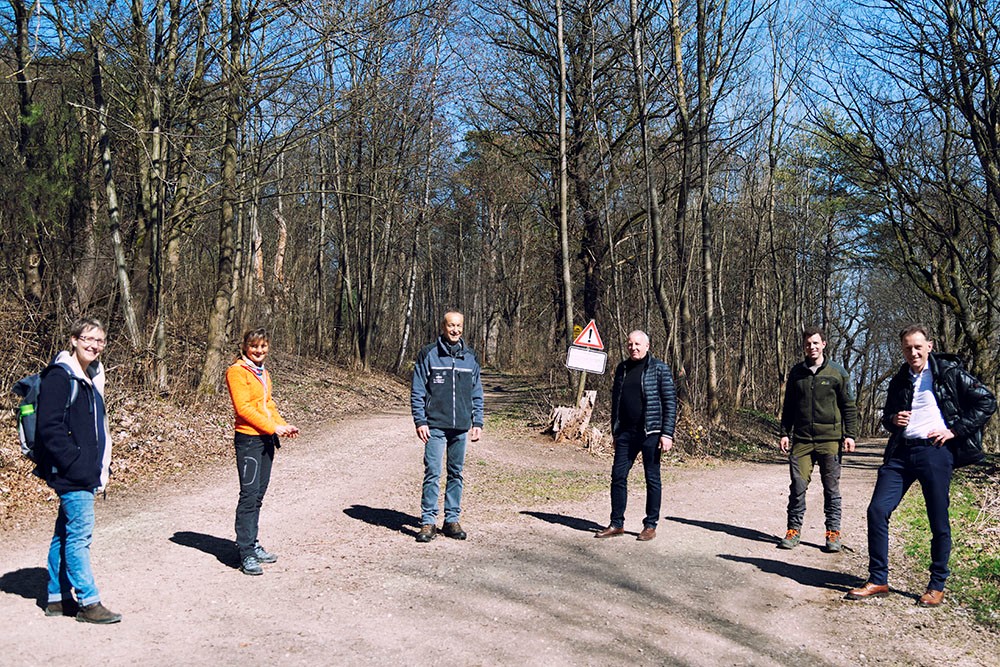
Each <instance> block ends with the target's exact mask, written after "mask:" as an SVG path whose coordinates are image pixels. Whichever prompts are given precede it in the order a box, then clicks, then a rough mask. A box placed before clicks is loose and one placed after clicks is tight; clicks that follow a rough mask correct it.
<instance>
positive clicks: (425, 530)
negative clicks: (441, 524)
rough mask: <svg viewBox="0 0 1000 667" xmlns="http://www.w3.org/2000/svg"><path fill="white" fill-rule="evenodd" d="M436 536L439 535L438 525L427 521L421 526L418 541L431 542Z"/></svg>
mask: <svg viewBox="0 0 1000 667" xmlns="http://www.w3.org/2000/svg"><path fill="white" fill-rule="evenodd" d="M435 537H437V526H435V525H434V524H433V523H425V524H424V525H422V526H420V532H419V533H417V542H430V541H431V540H433V539H434V538H435Z"/></svg>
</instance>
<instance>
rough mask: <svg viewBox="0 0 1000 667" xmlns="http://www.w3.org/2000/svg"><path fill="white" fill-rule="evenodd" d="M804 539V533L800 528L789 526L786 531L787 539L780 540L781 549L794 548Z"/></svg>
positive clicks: (779, 546)
mask: <svg viewBox="0 0 1000 667" xmlns="http://www.w3.org/2000/svg"><path fill="white" fill-rule="evenodd" d="M801 541H802V533H800V532H799V529H798V528H789V529H788V532H786V533H785V539H783V540H781V541H780V542H778V548H779V549H794V548H795V547H797V546H799V542H801Z"/></svg>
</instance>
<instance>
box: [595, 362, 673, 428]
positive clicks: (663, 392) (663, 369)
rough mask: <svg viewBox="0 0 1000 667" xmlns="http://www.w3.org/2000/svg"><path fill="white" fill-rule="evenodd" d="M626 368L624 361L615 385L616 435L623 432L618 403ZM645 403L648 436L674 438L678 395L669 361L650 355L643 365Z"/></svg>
mask: <svg viewBox="0 0 1000 667" xmlns="http://www.w3.org/2000/svg"><path fill="white" fill-rule="evenodd" d="M625 369H626V362H624V361H622V362H621V363H619V364H618V367H617V368H615V377H614V381H613V382H612V384H611V434H612V435H618V431H619V428H618V414H619V412H620V411H619V409H618V408H619V405H618V403H619V402H620V401H621V396H622V383H623V382H624V381H625ZM642 400H643V414H644V415H645V422H646V435H647V436H649V435H653V434H654V433H657V434H659V435H661V436H663V435H665V436H667V437H669V438H671V439H673V437H674V427H675V425H676V423H677V392H676V390H675V389H674V376H673V375H672V374H671V373H670V366H668V365H667V364H666V362H664V361H660V360H659V359H657V358H656V357H654V356H653V355H652V354H651V353H648V352H647V353H646V356H645V358H644V360H643V362H642Z"/></svg>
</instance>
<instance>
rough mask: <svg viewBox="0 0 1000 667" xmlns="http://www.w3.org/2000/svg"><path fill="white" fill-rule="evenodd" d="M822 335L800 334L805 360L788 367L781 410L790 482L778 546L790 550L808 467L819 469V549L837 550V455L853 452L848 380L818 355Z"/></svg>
mask: <svg viewBox="0 0 1000 667" xmlns="http://www.w3.org/2000/svg"><path fill="white" fill-rule="evenodd" d="M825 349H826V334H824V332H823V330H822V329H820V328H818V327H808V328H806V329H805V330H803V332H802V352H803V354H804V355H805V360H804V361H802V362H800V363H798V364H796V365H795V366H793V367H792V370H791V371H790V372H789V374H788V384H787V387H786V389H785V403H784V406H783V408H782V410H781V430H782V433H783V436H782V438H781V443H780V445H779V446H780V448H781V451H782V452H785V453H787V454H788V455H789V456H788V467H789V472H790V473H791V479H792V482H791V484H790V485H789V487H788V530H787V532H786V533H785V538H784V539H783V540H781V542H780V543H779V544H778V548H780V549H794V548H795V547H796V546H798V544H799V542H800V541H801V539H802V519H803V517H804V516H805V513H806V490H807V489H808V488H809V478H810V477H812V471H813V466H815V465H819V472H820V480H821V481H822V482H823V511H824V513H825V515H826V544H825V547H824V548H825V550H826V551H830V552H834V551H840V549H841V541H840V516H841V509H840V508H841V501H840V451H841V445H843V449H844V450H845V451H848V452H853V451H854V447H855V444H854V438H855V436H857V431H858V410H857V406H856V405H855V403H854V392H853V390H852V387H851V379H850V377H849V376H848V375H847V371H846V370H844V368H843V367H842V366H839V365H838V364H836V363H834V362H832V361H828V360H827V359H826V357H825V355H824V350H825Z"/></svg>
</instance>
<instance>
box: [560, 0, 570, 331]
mask: <svg viewBox="0 0 1000 667" xmlns="http://www.w3.org/2000/svg"><path fill="white" fill-rule="evenodd" d="M556 51H557V55H558V58H559V243H560V261H561V263H562V289H563V306H564V310H565V312H564V318H565V326H566V334H565V335H566V344H567V345H569V344H571V343H572V342H573V275H572V272H571V271H570V261H569V210H568V208H569V175H568V173H567V172H568V169H567V155H566V108H567V83H566V46H565V41H564V36H563V3H562V0H556Z"/></svg>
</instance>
